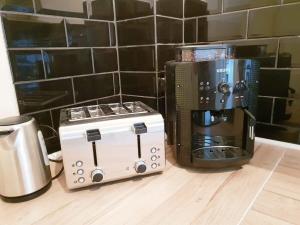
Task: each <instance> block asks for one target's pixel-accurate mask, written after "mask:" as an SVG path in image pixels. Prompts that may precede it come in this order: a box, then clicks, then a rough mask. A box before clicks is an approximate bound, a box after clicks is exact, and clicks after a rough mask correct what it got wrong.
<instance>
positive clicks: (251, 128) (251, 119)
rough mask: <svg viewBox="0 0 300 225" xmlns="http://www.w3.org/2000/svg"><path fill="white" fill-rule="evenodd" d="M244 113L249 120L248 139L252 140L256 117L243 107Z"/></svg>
mask: <svg viewBox="0 0 300 225" xmlns="http://www.w3.org/2000/svg"><path fill="white" fill-rule="evenodd" d="M243 111H244V113H245V114H246V115H247V116H248V118H249V121H248V135H249V138H250V140H252V141H253V140H254V138H255V131H254V129H255V124H256V118H255V116H254V115H253V114H252V113H251V112H250V111H249V110H247V109H243Z"/></svg>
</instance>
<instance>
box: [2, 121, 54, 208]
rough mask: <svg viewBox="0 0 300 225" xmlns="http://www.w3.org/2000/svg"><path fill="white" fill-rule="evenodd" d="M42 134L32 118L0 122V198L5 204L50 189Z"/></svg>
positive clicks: (49, 176)
mask: <svg viewBox="0 0 300 225" xmlns="http://www.w3.org/2000/svg"><path fill="white" fill-rule="evenodd" d="M51 180H52V178H51V173H50V165H49V160H48V155H47V150H46V146H45V142H44V138H43V135H42V132H41V131H40V130H39V128H38V125H37V123H36V120H35V119H34V118H33V117H28V116H18V117H10V118H6V119H1V120H0V196H1V198H2V199H3V200H5V201H12V202H14V201H17V202H18V201H24V200H29V199H32V198H34V197H36V196H38V195H40V194H42V193H44V192H45V191H47V190H48V188H49V187H50V186H51Z"/></svg>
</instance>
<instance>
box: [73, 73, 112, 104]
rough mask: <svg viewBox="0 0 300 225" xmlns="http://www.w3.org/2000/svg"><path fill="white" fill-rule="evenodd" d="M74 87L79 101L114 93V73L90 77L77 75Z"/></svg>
mask: <svg viewBox="0 0 300 225" xmlns="http://www.w3.org/2000/svg"><path fill="white" fill-rule="evenodd" d="M74 89H75V98H76V100H77V101H86V100H89V99H97V98H101V97H104V96H109V95H114V81H113V75H112V74H101V75H96V76H90V77H88V76H87V77H86V76H84V77H76V78H75V79H74Z"/></svg>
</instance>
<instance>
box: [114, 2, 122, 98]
mask: <svg viewBox="0 0 300 225" xmlns="http://www.w3.org/2000/svg"><path fill="white" fill-rule="evenodd" d="M112 3H113V13H114V22H113V23H114V28H115V41H116V43H115V45H116V52H117V67H118V79H119V94H118V95H119V96H120V102H123V98H122V81H121V70H120V54H119V38H118V27H117V13H116V12H117V10H116V0H112ZM114 89H115V86H114Z"/></svg>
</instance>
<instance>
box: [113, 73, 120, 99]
mask: <svg viewBox="0 0 300 225" xmlns="http://www.w3.org/2000/svg"><path fill="white" fill-rule="evenodd" d="M114 91H115V92H114V93H115V95H118V94H120V79H119V73H114Z"/></svg>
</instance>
